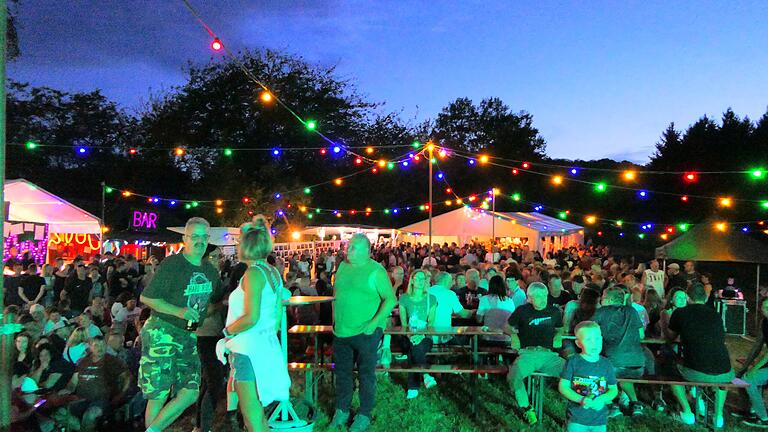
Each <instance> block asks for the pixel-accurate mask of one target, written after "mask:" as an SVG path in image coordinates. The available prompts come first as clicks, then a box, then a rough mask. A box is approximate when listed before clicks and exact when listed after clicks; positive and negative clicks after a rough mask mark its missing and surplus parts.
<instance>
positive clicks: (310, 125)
mask: <svg viewBox="0 0 768 432" xmlns="http://www.w3.org/2000/svg"><path fill="white" fill-rule="evenodd" d="M304 126H306V127H307V129H309V130H311V131H313V130H315V129H316V128H317V123H316V122H315V121H314V120H307V121H306V122H305V123H304Z"/></svg>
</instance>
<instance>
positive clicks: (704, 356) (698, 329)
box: [667, 283, 734, 428]
mask: <svg viewBox="0 0 768 432" xmlns="http://www.w3.org/2000/svg"><path fill="white" fill-rule="evenodd" d="M688 297H689V298H690V299H691V302H692V303H690V304H689V305H688V306H686V307H683V308H680V309H677V310H675V312H674V313H672V317H671V318H670V319H669V330H668V331H667V334H668V338H669V340H675V339H677V337H678V335H679V336H680V345H681V348H682V354H683V363H682V364H679V365H678V370H679V371H680V375H682V376H683V378H684V379H685V380H686V381H694V382H707V383H727V382H730V381H731V380H733V378H734V373H733V369H732V368H731V359H730V356H729V354H728V348H726V346H725V331H724V330H723V321H722V319H721V318H720V316H719V315H718V314H717V312H715V311H714V310H712V309H711V308H709V307H707V305H706V304H705V303H706V301H707V294H706V293H705V292H704V285H702V284H700V283H697V284H693V285H692V286H691V287H690V288H688ZM671 387H672V394H673V395H674V396H675V398H676V399H677V401H678V402H679V403H680V408H682V410H681V412H680V414H679V418H678V420H680V421H681V422H682V423H685V424H693V423H694V422H695V420H696V418H695V416H694V415H693V412H692V411H691V406H690V404H689V403H688V399H687V397H686V394H685V387H683V386H681V385H672V386H671ZM727 394H728V390H726V389H723V388H719V387H715V417H714V425H715V428H722V427H723V424H724V419H723V406H724V405H725V397H726V395H727Z"/></svg>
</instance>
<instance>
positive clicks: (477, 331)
mask: <svg viewBox="0 0 768 432" xmlns="http://www.w3.org/2000/svg"><path fill="white" fill-rule="evenodd" d="M384 333H385V334H390V335H400V336H413V335H424V336H470V337H471V340H472V364H473V365H476V364H477V363H478V362H479V360H480V355H479V353H478V349H477V347H478V339H479V338H480V336H504V332H502V331H501V330H492V329H488V328H487V327H481V326H459V327H442V328H435V327H427V328H425V329H422V330H412V329H410V328H407V327H390V328H388V329H385V330H384Z"/></svg>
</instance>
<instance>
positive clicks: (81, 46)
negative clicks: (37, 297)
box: [8, 0, 768, 163]
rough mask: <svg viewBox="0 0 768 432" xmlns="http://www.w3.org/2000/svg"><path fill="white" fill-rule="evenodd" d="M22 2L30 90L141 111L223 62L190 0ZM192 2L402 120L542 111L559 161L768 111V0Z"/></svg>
mask: <svg viewBox="0 0 768 432" xmlns="http://www.w3.org/2000/svg"><path fill="white" fill-rule="evenodd" d="M20 3H21V4H20V6H19V8H18V21H19V24H20V28H19V35H20V43H21V52H22V54H21V58H20V59H19V60H17V61H16V62H15V63H13V64H10V65H9V67H8V75H9V77H11V78H13V79H16V80H20V81H28V82H31V83H32V84H34V85H47V86H51V87H54V88H59V89H64V90H83V91H87V90H93V89H96V88H100V89H102V90H103V92H104V93H105V94H106V95H107V96H108V97H109V98H111V99H113V100H116V101H117V102H118V103H119V104H120V105H121V106H122V107H123V108H126V109H128V110H134V109H136V108H137V107H139V106H140V105H141V103H142V102H143V101H146V100H147V99H148V95H149V94H150V92H152V91H154V92H157V91H161V90H163V89H168V88H170V87H172V86H174V85H178V84H181V83H183V82H184V81H185V74H184V67H185V65H186V64H187V62H189V61H191V62H196V63H201V62H206V61H208V60H209V59H210V58H211V56H212V55H213V53H212V51H211V50H210V49H209V46H208V45H209V42H210V39H209V37H208V35H207V34H206V33H205V31H204V30H202V28H201V27H200V26H199V25H198V23H197V22H196V21H195V20H194V19H193V17H192V16H191V15H190V14H189V12H188V11H187V10H186V9H185V7H184V5H183V3H182V2H181V1H180V0H178V1H177V0H161V1H149V0H147V1H137V0H99V1H56V0H22V1H21V2H20ZM192 3H193V4H194V5H195V6H196V7H197V8H198V9H199V11H200V12H201V14H202V15H203V16H204V17H205V19H206V20H207V21H208V23H209V24H210V25H211V26H212V27H213V28H214V30H215V31H216V32H217V33H219V35H220V36H221V38H222V40H223V41H224V42H225V43H226V44H228V46H229V47H230V48H231V49H233V50H235V51H236V50H238V49H241V48H246V47H247V48H272V49H276V50H281V51H287V52H289V53H292V54H298V55H301V56H303V57H304V58H305V59H306V60H308V61H309V62H312V63H315V64H320V65H337V66H338V72H339V77H341V78H349V79H352V80H353V81H354V82H355V83H356V85H357V86H358V88H359V90H360V91H361V92H362V93H363V94H367V95H368V96H369V99H370V100H372V101H377V102H385V103H386V104H385V106H384V108H383V110H386V111H400V110H402V117H403V118H404V119H406V120H407V119H417V120H423V119H426V118H434V117H435V116H436V115H437V113H438V112H439V111H440V109H441V108H442V107H443V106H445V105H446V104H448V103H449V102H450V101H452V100H454V99H455V98H457V97H463V96H467V97H469V98H471V99H473V100H474V101H475V102H478V101H479V100H480V99H482V98H485V97H491V96H497V97H500V98H501V99H502V100H503V101H504V102H505V103H507V104H508V105H509V106H510V107H511V108H512V109H513V110H516V111H517V110H526V111H529V112H530V113H532V114H533V116H534V124H535V126H536V127H538V129H539V130H540V132H541V134H542V135H543V136H544V138H545V139H546V140H547V143H548V145H547V153H548V154H549V155H550V156H552V157H565V158H580V159H595V158H601V157H610V158H616V159H624V158H626V159H630V160H634V161H637V162H643V163H644V162H647V160H648V156H649V155H650V154H651V153H652V152H653V145H654V143H656V142H657V141H658V138H659V135H660V134H661V132H662V131H663V129H664V128H665V127H666V126H667V125H668V124H669V122H671V121H674V122H675V123H676V124H677V126H678V128H685V127H687V126H688V125H689V124H691V123H692V122H694V121H696V120H697V119H698V118H699V117H700V116H702V115H703V114H708V115H711V116H714V117H716V118H717V119H719V118H720V116H721V114H722V112H723V111H724V110H726V109H727V108H728V107H731V108H733V110H734V111H735V112H736V113H737V114H739V115H742V116H743V115H748V116H749V117H750V118H753V119H756V118H759V117H760V116H761V115H762V114H763V113H765V112H766V108H767V107H768V23H767V22H766V17H768V1H764V0H762V1H755V2H703V1H694V2H687V4H685V5H683V3H686V2H650V1H639V2H625V1H616V2H538V1H537V2H524V1H517V2H513V1H498V2H496V1H418V2H417V1H375V2H374V1H366V2H363V1H323V0H320V1H305V2H304V1H287V0H276V1H247V0H239V1H235V0H216V1H212V0H207V1H203V0H193V1H192ZM297 108H299V111H301V109H300V107H297ZM307 114H309V113H307Z"/></svg>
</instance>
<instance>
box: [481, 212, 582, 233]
mask: <svg viewBox="0 0 768 432" xmlns="http://www.w3.org/2000/svg"><path fill="white" fill-rule="evenodd" d="M496 214H497V215H501V216H502V218H508V219H510V220H515V221H517V223H518V224H520V225H525V226H527V227H530V228H533V229H535V230H536V231H539V232H542V233H554V232H559V233H562V232H569V231H578V230H580V229H582V228H584V227H582V226H580V225H576V224H572V223H570V222H566V221H564V220H561V219H558V218H554V217H552V216H547V215H545V214H542V213H523V212H514V213H496ZM563 230H565V231H563Z"/></svg>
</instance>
